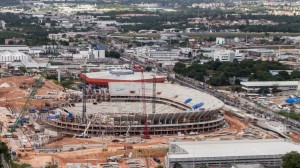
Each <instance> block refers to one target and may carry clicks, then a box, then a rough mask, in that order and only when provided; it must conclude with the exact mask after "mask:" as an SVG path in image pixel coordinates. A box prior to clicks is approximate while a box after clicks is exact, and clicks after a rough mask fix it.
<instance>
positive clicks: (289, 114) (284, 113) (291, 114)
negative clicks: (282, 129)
mask: <svg viewBox="0 0 300 168" xmlns="http://www.w3.org/2000/svg"><path fill="white" fill-rule="evenodd" d="M278 114H280V115H282V116H284V117H286V118H291V119H294V120H297V121H300V116H299V115H298V114H295V113H288V112H285V111H282V112H279V113H278Z"/></svg>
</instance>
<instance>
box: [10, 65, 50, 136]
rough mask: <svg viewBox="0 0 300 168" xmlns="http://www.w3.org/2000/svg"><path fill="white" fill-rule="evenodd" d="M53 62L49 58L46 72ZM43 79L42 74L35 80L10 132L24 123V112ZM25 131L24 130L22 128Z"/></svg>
mask: <svg viewBox="0 0 300 168" xmlns="http://www.w3.org/2000/svg"><path fill="white" fill-rule="evenodd" d="M50 63H51V60H50V59H49V61H48V62H47V65H46V67H45V69H44V71H43V72H46V71H47V69H48V66H49V65H50ZM42 79H43V75H41V76H40V77H39V78H38V79H37V80H36V81H35V85H34V86H33V88H32V90H31V92H30V94H29V96H28V97H27V99H26V102H25V104H24V105H23V107H22V109H21V112H20V114H19V115H18V117H17V119H16V121H15V122H14V124H13V125H12V127H11V129H10V130H9V132H14V131H15V130H16V128H17V127H18V125H19V124H22V123H23V116H24V113H25V112H26V110H27V108H28V105H29V102H30V100H31V99H32V98H33V97H34V96H35V94H36V92H37V89H38V87H41V86H42ZM22 131H23V130H22Z"/></svg>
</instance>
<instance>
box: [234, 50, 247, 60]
mask: <svg viewBox="0 0 300 168" xmlns="http://www.w3.org/2000/svg"><path fill="white" fill-rule="evenodd" d="M245 56H246V54H245V53H241V52H240V51H239V50H236V51H235V56H234V59H237V60H238V61H243V60H244V59H245Z"/></svg>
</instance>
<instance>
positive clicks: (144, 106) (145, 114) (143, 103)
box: [140, 67, 150, 139]
mask: <svg viewBox="0 0 300 168" xmlns="http://www.w3.org/2000/svg"><path fill="white" fill-rule="evenodd" d="M140 70H141V79H142V82H141V89H142V97H141V98H142V117H143V119H142V120H143V122H144V132H143V134H144V135H143V138H144V139H150V135H149V131H148V115H147V112H146V96H145V80H144V69H143V68H142V67H141V68H140Z"/></svg>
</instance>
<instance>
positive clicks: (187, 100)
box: [184, 98, 193, 104]
mask: <svg viewBox="0 0 300 168" xmlns="http://www.w3.org/2000/svg"><path fill="white" fill-rule="evenodd" d="M192 100H193V99H191V98H188V99H186V100H185V101H184V103H185V104H187V103H189V102H191V101H192Z"/></svg>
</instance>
